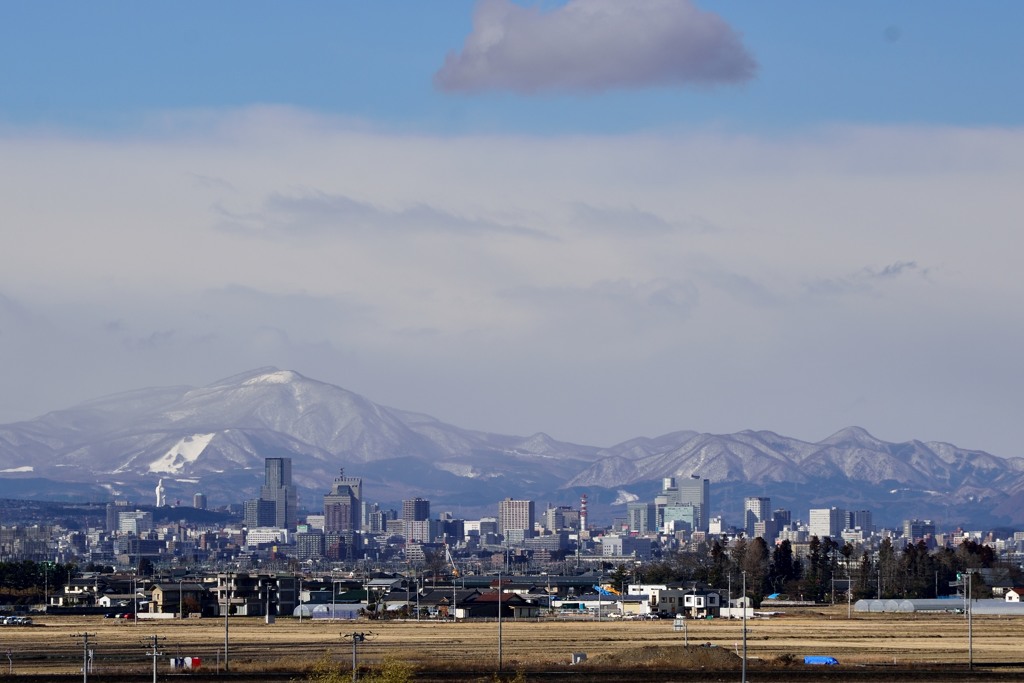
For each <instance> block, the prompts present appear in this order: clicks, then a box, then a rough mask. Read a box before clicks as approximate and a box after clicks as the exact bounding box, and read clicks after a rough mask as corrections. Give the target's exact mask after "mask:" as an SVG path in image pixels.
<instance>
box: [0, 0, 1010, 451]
mask: <svg viewBox="0 0 1024 683" xmlns="http://www.w3.org/2000/svg"><path fill="white" fill-rule="evenodd" d="M627 6H628V10H627V9H624V8H625V7H627ZM1022 14H1024V8H1022V7H1021V6H1020V5H1019V4H1017V3H1009V2H996V3H988V4H986V5H985V7H984V8H983V9H978V8H975V7H965V6H960V5H953V4H948V5H942V4H940V5H935V4H932V3H924V2H906V3H900V4H898V5H888V4H881V3H875V4H869V5H863V4H858V5H856V6H855V5H848V6H835V5H831V6H830V5H822V4H820V3H800V4H798V5H794V6H791V7H789V8H787V9H786V10H785V11H783V12H780V11H779V8H778V7H771V6H768V5H757V4H730V3H723V2H696V3H690V2H683V1H679V2H675V1H670V2H663V1H661V0H645V1H638V2H634V3H628V4H627V3H622V2H619V1H618V0H569V1H568V2H541V3H527V2H520V3H513V2H510V1H509V0H491V1H482V2H469V1H463V0H452V1H450V2H444V3H417V2H408V1H400V2H392V3H340V4H330V5H328V4H325V5H318V6H315V7H313V6H305V7H303V6H299V7H296V6H284V5H274V4H270V3H248V4H245V5H241V4H220V5H214V6H210V5H208V4H200V3H185V4H176V5H147V4H122V3H98V4H97V3H90V4H89V5H82V4H78V3H71V2H57V3H47V4H45V5H39V4H33V3H19V4H8V5H5V6H3V7H0V61H2V63H3V64H4V65H5V66H4V68H3V69H2V70H0V180H2V182H3V185H4V188H5V192H4V201H3V206H4V211H3V226H4V227H3V231H2V233H0V234H2V241H0V247H2V248H0V253H2V254H3V256H4V260H3V267H2V268H0V354H2V355H3V357H4V358H5V359H7V361H8V362H7V363H6V364H5V381H4V386H5V390H4V392H2V394H0V423H7V422H14V421H18V420H24V419H29V418H31V417H35V416H37V415H39V414H42V413H44V412H47V411H50V410H54V409H57V408H62V407H66V406H70V405H74V404H77V403H79V402H81V401H83V400H85V399H88V398H92V397H95V396H100V395H104V394H109V393H113V392H119V391H125V390H130V389H136V388H139V387H143V386H160V385H174V384H191V385H196V386H203V385H207V384H209V383H210V382H213V381H214V380H216V379H218V378H221V377H226V376H229V375H231V374H233V373H236V372H241V371H245V370H248V369H251V368H255V367H260V366H265V365H274V366H278V367H282V368H292V369H295V370H296V371H298V372H302V373H304V374H306V375H308V376H311V377H316V378H318V379H321V380H324V381H328V382H331V383H333V384H337V385H338V386H341V387H345V388H347V389H349V390H352V391H354V392H358V393H359V394H361V395H364V396H367V397H369V398H371V399H372V400H373V401H375V402H377V403H380V404H383V405H389V406H395V407H398V408H402V409H405V410H413V411H421V412H425V413H429V414H430V415H433V416H435V417H437V418H439V419H442V420H446V421H449V422H452V423H455V424H459V425H460V426H462V427H465V428H473V429H480V430H488V431H492V432H497V433H504V434H532V433H534V432H538V431H544V432H546V433H549V434H551V435H552V436H554V437H556V438H558V439H562V440H567V441H577V442H580V443H587V444H604V445H610V444H613V443H616V442H618V441H621V440H624V439H628V438H631V437H635V436H637V435H640V434H644V435H648V436H655V435H659V434H664V433H667V432H671V431H674V430H681V429H694V430H698V431H709V432H723V433H724V432H734V431H737V430H742V429H770V430H774V431H777V432H779V433H783V434H787V435H791V436H794V437H799V438H802V439H808V440H818V439H822V438H824V437H826V436H828V435H829V434H831V433H833V432H835V431H837V430H839V429H841V428H844V427H847V426H849V425H860V426H863V427H865V428H867V429H868V430H870V432H871V433H872V434H874V435H876V436H878V437H879V438H882V439H886V440H890V441H900V440H908V439H924V440H934V441H945V442H949V443H954V444H957V445H959V446H962V447H965V448H974V449H983V450H987V451H989V452H992V453H994V454H997V455H1000V456H1002V457H1015V456H1018V455H1019V454H1020V443H1019V435H1018V432H1019V430H1018V428H1017V420H1016V417H1017V416H1018V414H1019V413H1020V411H1021V408H1022V405H1021V395H1020V390H1019V386H1020V385H1021V381H1022V379H1024V377H1022V370H1021V363H1020V362H1019V349H1020V348H1021V342H1022V336H1024V335H1022V331H1024V330H1022V318H1021V310H1022V307H1021V299H1022V294H1024V282H1022V280H1021V278H1020V276H1019V274H1018V273H1019V264H1018V260H1019V257H1018V253H1017V252H1018V251H1019V247H1020V246H1021V240H1022V238H1021V236H1020V231H1019V229H1018V226H1017V223H1018V222H1019V221H1018V217H1019V216H1020V215H1021V209H1022V208H1024V206H1022V203H1024V199H1022V195H1021V193H1020V191H1019V187H1020V186H1021V185H1022V180H1024V128H1022V116H1024V114H1022V112H1024V93H1022V92H1021V89H1020V88H1018V87H1015V79H1014V76H1015V75H1016V74H1017V73H1019V72H1020V71H1021V67H1022V66H1024V64H1022V62H1024V53H1022V52H1021V50H1020V49H1019V37H1018V35H1017V34H1018V32H1019V26H1020V25H1021V23H1022V21H1021V20H1022V19H1024V16H1022ZM680 45H686V46H687V49H686V50H681V49H675V48H676V47H678V46H680Z"/></svg>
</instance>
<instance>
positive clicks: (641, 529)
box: [626, 502, 658, 534]
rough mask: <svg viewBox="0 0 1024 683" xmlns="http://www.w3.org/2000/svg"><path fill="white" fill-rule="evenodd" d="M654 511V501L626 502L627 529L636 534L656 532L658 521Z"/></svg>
mask: <svg viewBox="0 0 1024 683" xmlns="http://www.w3.org/2000/svg"><path fill="white" fill-rule="evenodd" d="M655 512H656V510H655V507H654V503H641V502H635V503H626V524H627V525H628V526H629V530H630V531H635V532H636V533H638V534H649V533H656V532H657V531H658V526H657V524H658V522H657V515H656V514H655Z"/></svg>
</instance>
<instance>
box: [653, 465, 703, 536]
mask: <svg viewBox="0 0 1024 683" xmlns="http://www.w3.org/2000/svg"><path fill="white" fill-rule="evenodd" d="M661 488H662V490H661V493H660V494H659V495H658V496H656V497H655V499H654V502H655V505H656V506H657V508H658V520H657V521H658V525H659V526H661V525H662V524H664V523H665V521H666V520H665V514H664V509H665V508H666V507H675V508H681V507H684V506H686V505H689V506H691V507H692V508H693V515H692V517H693V529H692V531H701V532H704V533H705V534H706V533H707V532H708V522H709V520H710V513H711V482H710V481H708V480H707V479H701V478H700V477H699V476H698V475H696V474H693V475H690V476H689V477H687V478H685V479H679V480H677V479H676V478H675V477H665V479H663V480H662V487H661Z"/></svg>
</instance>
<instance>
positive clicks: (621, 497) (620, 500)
mask: <svg viewBox="0 0 1024 683" xmlns="http://www.w3.org/2000/svg"><path fill="white" fill-rule="evenodd" d="M616 493H618V495H617V496H616V497H615V502H613V503H612V505H625V504H626V503H635V502H636V501H638V500H640V496H638V495H636V494H635V493H630V492H629V491H624V490H622V489H619V490H618V491H617V492H616Z"/></svg>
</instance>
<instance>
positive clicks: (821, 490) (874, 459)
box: [0, 368, 1024, 527]
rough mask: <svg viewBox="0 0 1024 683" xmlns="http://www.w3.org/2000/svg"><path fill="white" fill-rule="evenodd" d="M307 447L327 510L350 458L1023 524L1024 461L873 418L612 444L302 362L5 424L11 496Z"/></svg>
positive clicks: (486, 479)
mask: <svg viewBox="0 0 1024 683" xmlns="http://www.w3.org/2000/svg"><path fill="white" fill-rule="evenodd" d="M266 457H290V458H292V471H293V477H294V481H295V484H296V485H297V486H298V487H299V492H300V505H304V506H305V507H306V508H307V509H309V510H311V511H315V510H316V509H317V508H318V507H319V505H320V497H321V496H322V494H323V493H325V492H326V491H327V490H328V489H329V488H330V485H331V482H332V481H333V479H334V478H335V477H336V476H337V475H338V473H339V471H340V470H341V469H342V468H344V470H345V473H346V475H347V476H359V477H362V478H363V479H364V482H365V483H364V492H365V495H366V497H367V498H368V499H371V500H374V501H377V502H381V503H382V504H385V505H387V506H393V505H396V504H398V502H399V501H401V500H402V499H403V498H409V497H413V496H422V497H424V498H428V499H430V500H431V501H432V504H433V506H434V510H435V511H436V510H440V509H445V510H452V511H453V512H456V514H459V515H460V516H467V517H468V516H470V515H473V514H484V515H487V514H491V515H493V514H494V513H495V511H496V508H497V501H498V500H500V499H502V498H505V497H509V496H511V497H513V498H529V499H532V500H535V501H537V504H538V511H539V510H540V509H543V508H544V507H545V506H546V504H547V503H553V504H569V505H573V506H576V505H578V500H579V497H580V495H581V494H582V493H587V494H588V497H589V499H590V506H591V519H593V520H594V521H597V522H600V521H602V518H605V521H610V520H611V518H612V516H614V515H616V514H621V511H622V504H623V502H624V501H629V500H636V499H639V500H649V499H651V498H652V497H653V495H654V494H655V493H656V492H657V491H658V490H659V489H660V486H661V481H662V479H663V478H664V477H669V476H680V477H685V476H690V475H697V476H700V477H704V478H707V479H709V480H710V481H711V482H712V504H711V511H712V514H713V515H719V514H720V515H723V516H724V518H725V520H726V522H727V523H729V522H734V523H735V522H739V520H740V518H741V515H742V511H743V497H744V496H747V495H769V496H771V497H772V499H773V503H774V506H775V507H789V508H790V509H792V510H793V515H794V517H795V518H798V519H806V511H807V509H809V508H811V507H827V506H831V505H836V506H839V507H845V508H847V509H871V510H873V512H874V514H875V518H876V520H877V521H879V522H881V523H886V524H895V523H898V521H899V520H900V519H902V518H907V517H919V518H930V519H934V520H936V521H937V522H939V523H942V524H945V525H948V526H950V527H952V526H954V525H967V524H976V525H987V526H998V525H1014V524H1019V523H1022V522H1024V509H1022V508H1024V506H1022V505H1020V503H1021V502H1024V458H1001V457H997V456H994V455H991V454H989V453H985V452H983V451H978V450H967V449H963V448H958V447H956V446H953V445H951V444H947V443H937V442H922V441H907V442H903V443H888V442H885V441H882V440H879V439H876V438H875V437H873V436H871V434H869V433H868V432H867V431H866V430H864V429H861V428H859V427H849V428H846V429H843V430H841V431H839V432H837V433H835V434H833V435H832V436H830V437H828V438H826V439H824V440H822V441H819V442H816V443H811V442H806V441H801V440H799V439H794V438H790V437H785V436H781V435H779V434H775V433H773V432H769V431H742V432H738V433H735V434H705V433H699V432H695V431H678V432H673V433H670V434H665V435H663V436H659V437H655V438H644V437H639V438H635V439H631V440H629V441H626V442H623V443H620V444H617V445H614V446H611V447H607V448H602V447H597V446H587V445H580V444H573V443H567V442H562V441H557V440H555V439H552V438H551V437H549V436H548V435H546V434H542V433H538V434H534V435H532V436H508V435H498V434H490V433H486V432H481V431H474V430H470V429H464V428H460V427H456V426H453V425H449V424H445V423H443V422H441V421H439V420H436V419H434V418H432V417H429V416H427V415H424V414H420V413H413V412H408V411H403V410H398V409H395V408H388V407H384V406H381V405H378V404H376V403H373V402H372V401H370V400H368V399H366V398H364V397H362V396H360V395H358V394H355V393H352V392H350V391H347V390H345V389H342V388H340V387H337V386H334V385H331V384H327V383H324V382H319V381H316V380H313V379H310V378H307V377H303V376H302V375H300V374H299V373H297V372H293V371H290V370H278V369H276V368H261V369H258V370H254V371H251V372H247V373H243V374H240V375H236V376H233V377H228V378H226V379H223V380H220V381H217V382H214V383H213V384H210V385H208V386H205V387H199V388H196V387H188V386H175V387H160V388H149V389H139V390H136V391H130V392H126V393H121V394H115V395H112V396H107V397H103V398H99V399H95V400H92V401H88V402H86V403H83V404H81V405H77V406H74V407H71V408H67V409H64V410H58V411H55V412H51V413H48V414H46V415H43V416H41V417H39V418H36V419H33V420H29V421H25V422H18V423H12V424H7V425H0V496H8V497H16V498H38V499H49V500H94V501H99V500H110V499H114V498H130V499H132V500H134V501H137V502H147V503H148V502H151V501H152V500H153V496H152V491H153V489H154V487H155V486H156V484H157V482H158V480H160V479H163V481H164V486H165V488H166V489H167V491H168V498H169V500H170V501H172V502H174V501H175V500H177V499H180V500H182V501H185V504H188V503H189V502H190V501H191V496H192V494H193V493H194V492H198V491H202V492H204V493H206V494H207V496H208V498H209V499H210V501H211V504H227V503H232V502H233V503H238V502H241V501H242V500H244V499H246V498H251V497H255V496H256V495H258V491H259V486H260V485H261V484H262V483H263V459H264V458H266Z"/></svg>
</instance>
